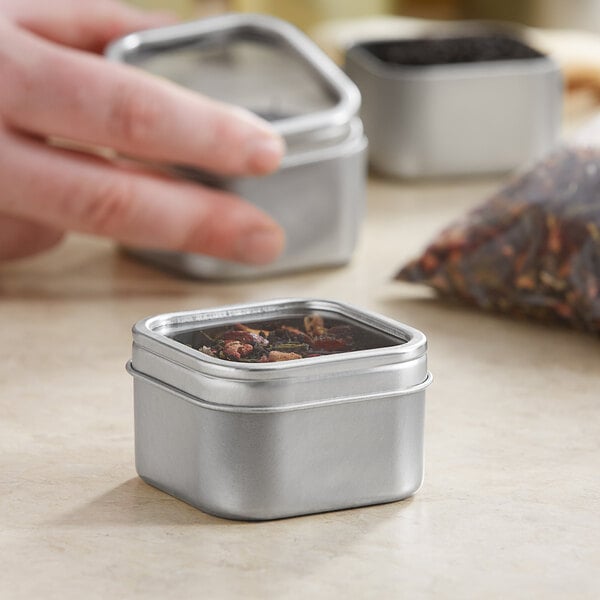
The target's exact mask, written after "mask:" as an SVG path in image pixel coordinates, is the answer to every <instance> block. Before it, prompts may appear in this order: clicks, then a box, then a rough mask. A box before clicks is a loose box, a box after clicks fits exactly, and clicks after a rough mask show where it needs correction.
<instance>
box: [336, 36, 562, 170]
mask: <svg viewBox="0 0 600 600" xmlns="http://www.w3.org/2000/svg"><path fill="white" fill-rule="evenodd" d="M456 47H458V51H459V52H460V54H462V55H463V56H462V57H459V59H458V60H457V61H456V62H452V63H450V62H448V63H444V60H447V59H448V58H449V59H450V60H453V59H456V58H457V57H456V56H454V57H453V56H452V54H453V53H456ZM490 56H491V58H490ZM429 57H430V58H431V63H430V64H428V62H427V59H428V58H429ZM479 57H481V58H479ZM461 60H462V62H461ZM411 61H414V64H412V63H411ZM346 72H347V73H348V74H349V75H350V77H351V78H352V79H353V80H354V81H355V83H356V84H357V85H358V87H359V89H360V91H361V93H362V111H361V115H362V118H363V121H364V124H365V130H366V133H367V135H368V137H369V146H370V149H369V158H370V161H371V164H372V165H373V167H374V168H375V169H377V170H378V171H380V172H381V173H384V174H387V175H394V176H400V177H430V176H446V175H450V176H452V175H472V174H479V173H486V172H496V171H498V172H500V171H508V170H511V169H514V168H517V167H522V166H525V165H528V164H529V163H531V162H533V161H535V160H537V159H538V158H540V157H541V156H543V155H544V154H545V153H546V152H547V151H548V150H549V149H550V148H551V147H552V146H553V145H554V143H555V141H556V139H557V137H558V133H559V128H560V115H561V110H562V102H561V100H562V81H561V75H560V71H559V68H558V65H557V64H556V63H555V62H554V61H553V60H552V59H550V58H549V57H547V56H544V55H542V54H540V53H539V52H537V51H535V50H532V49H531V48H528V47H527V46H526V45H525V44H524V43H523V42H521V41H519V40H517V39H515V38H511V37H508V36H504V35H500V34H497V33H496V34H484V33H481V32H480V33H479V34H477V29H472V30H471V34H470V35H469V36H467V35H465V36H459V35H454V36H449V37H446V38H442V37H435V36H431V37H423V38H419V39H414V40H411V39H398V40H378V41H374V42H362V43H359V44H356V45H355V46H353V47H352V48H350V49H349V50H348V51H347V54H346Z"/></svg>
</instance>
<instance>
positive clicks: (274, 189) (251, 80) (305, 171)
mask: <svg viewBox="0 0 600 600" xmlns="http://www.w3.org/2000/svg"><path fill="white" fill-rule="evenodd" d="M240 42H244V43H248V44H251V45H252V44H254V45H255V46H256V47H257V48H260V51H259V52H258V55H257V56H256V57H255V58H254V59H252V56H253V55H252V52H251V50H252V47H251V48H250V49H249V51H248V52H246V53H244V52H243V51H240V50H239V48H237V50H236V44H239V43H240ZM186 45H188V46H189V48H190V49H189V55H184V56H179V55H177V54H176V55H174V56H172V57H170V58H169V56H168V54H169V52H170V51H173V50H174V51H178V49H180V48H182V47H186ZM254 50H256V48H254ZM261 52H262V54H261ZM215 53H216V55H215ZM265 53H266V54H265ZM105 54H106V56H107V58H108V59H109V60H113V61H117V62H124V63H131V64H134V65H138V66H140V67H141V68H147V69H149V70H152V69H155V70H156V69H158V74H160V75H161V76H165V77H167V78H170V79H173V80H174V81H176V82H178V83H180V84H184V85H186V86H187V87H189V88H190V89H194V90H196V91H199V92H202V93H205V94H207V95H209V96H212V97H216V98H219V99H220V100H223V101H226V102H231V103H234V104H239V105H241V106H244V107H245V108H248V109H249V110H254V111H255V112H257V113H258V114H261V113H263V112H266V113H270V112H272V113H273V115H274V116H273V117H267V118H269V119H270V120H271V123H272V126H273V127H274V128H275V129H276V130H277V131H279V133H280V134H281V135H282V136H283V137H284V139H285V141H286V147H287V150H286V155H285V156H284V158H283V160H282V163H281V166H280V169H279V170H278V172H276V173H274V174H272V175H269V176H266V177H260V178H227V179H222V178H215V177H214V176H209V175H207V174H206V173H203V172H201V171H198V170H195V169H193V168H181V167H177V166H172V168H171V171H172V172H175V173H176V174H177V175H179V176H183V177H187V178H189V179H192V180H194V181H198V182H200V183H203V184H205V185H212V186H215V187H218V188H222V189H227V190H230V191H233V192H234V193H236V194H239V195H240V196H242V197H243V198H246V199H247V200H249V201H250V202H252V203H253V204H255V205H256V206H258V207H259V208H261V209H262V210H264V211H266V212H267V213H268V214H270V215H271V216H272V217H273V218H274V219H275V220H276V221H277V222H278V223H279V224H280V225H281V226H282V227H283V229H284V230H285V233H286V248H285V250H284V253H283V254H282V256H280V257H279V259H278V260H276V261H275V262H274V263H272V264H269V265H265V266H248V265H243V264H239V263H235V262H230V261H225V260H221V259H216V258H212V257H207V256H202V255H194V254H186V253H181V252H168V251H162V250H155V249H141V250H140V249H138V248H129V249H128V250H129V252H130V253H131V254H133V255H135V256H138V257H140V258H142V259H144V260H147V261H149V262H151V263H153V264H155V265H158V266H162V267H166V268H168V269H170V270H174V271H177V272H180V273H183V274H185V275H188V276H191V277H198V278H212V279H242V278H252V277H257V276H265V275H275V274H280V273H287V272H292V271H299V270H305V269H309V268H317V267H333V266H339V265H343V264H345V263H347V262H348V261H349V260H350V258H351V257H352V253H353V250H354V247H355V245H356V240H357V237H358V233H359V226H360V224H361V222H362V220H363V212H364V204H365V197H366V176H367V156H366V149H367V139H366V137H365V135H364V132H363V128H362V122H361V121H360V119H359V118H358V116H357V113H358V111H359V108H360V93H359V91H358V89H357V87H356V86H355V85H354V83H353V82H352V81H351V80H350V79H349V78H348V77H347V76H346V75H345V74H344V73H343V71H342V70H341V69H339V68H338V67H337V66H336V65H335V64H334V63H333V62H332V61H331V60H330V59H329V58H328V57H327V56H326V55H325V54H324V53H323V52H322V51H321V50H320V49H319V48H318V47H317V46H316V45H315V44H314V43H313V42H312V41H310V40H309V38H307V37H306V36H305V35H304V34H302V33H301V32H300V31H298V30H297V29H296V28H295V27H293V26H291V25H290V24H288V23H285V22H284V21H281V20H279V19H275V18H273V17H268V16H265V15H252V14H229V15H223V16H218V17H213V18H209V19H203V20H201V21H195V22H192V23H184V24H181V25H174V26H171V27H165V28H160V29H156V30H150V31H142V32H139V33H133V34H130V35H127V36H125V37H123V38H121V39H119V40H116V41H115V42H113V43H112V44H110V45H109V46H108V48H107V49H106V52H105ZM149 55H156V56H158V58H159V59H160V57H161V55H164V57H165V60H164V61H159V64H158V66H157V64H154V63H152V64H150V63H148V61H147V60H146V57H148V56H149ZM178 56H179V58H178ZM194 56H195V57H196V58H197V60H196V61H194ZM203 56H208V57H209V59H208V60H207V61H205V62H202V60H200V59H201V58H202V57H203ZM214 56H217V59H215V58H214ZM261 56H262V57H263V60H264V61H266V62H268V63H269V64H265V65H262V63H261V60H260V57H261ZM286 56H287V57H288V59H289V60H288V61H287V62H286V60H285V57H286ZM267 59H269V60H267ZM270 61H272V63H273V64H272V65H271V64H270ZM183 62H185V64H183ZM288 63H289V64H288ZM271 84H272V85H271Z"/></svg>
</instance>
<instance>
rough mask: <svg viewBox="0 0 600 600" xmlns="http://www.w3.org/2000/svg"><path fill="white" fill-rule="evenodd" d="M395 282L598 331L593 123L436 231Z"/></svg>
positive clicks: (599, 191) (599, 199) (599, 205)
mask: <svg viewBox="0 0 600 600" xmlns="http://www.w3.org/2000/svg"><path fill="white" fill-rule="evenodd" d="M396 277H397V279H399V280H403V281H410V282H419V283H425V284H428V285H430V286H432V287H433V288H435V289H436V290H437V291H438V292H439V294H440V295H442V296H445V297H450V298H454V299H459V300H461V301H465V302H467V303H470V304H473V305H476V306H478V307H481V308H484V309H490V310H497V311H501V312H505V313H510V314H513V315H518V316H527V317H533V318H538V319H542V320H551V321H562V322H565V323H568V324H569V325H572V326H574V327H577V328H579V329H584V330H587V331H590V332H594V333H600V119H597V120H594V121H592V122H591V123H590V124H588V125H587V126H586V127H585V128H584V129H583V130H581V132H580V133H579V135H578V136H577V137H576V138H575V139H574V140H573V141H572V142H569V143H568V144H565V145H563V146H562V147H560V148H558V149H557V150H555V151H554V152H552V153H551V154H550V155H548V156H547V157H546V158H545V159H543V160H542V161H541V162H539V163H538V164H537V165H536V166H534V167H533V168H532V169H531V170H529V171H527V172H524V173H521V174H519V175H517V176H516V177H515V178H513V179H512V180H511V181H509V182H508V184H507V185H505V186H504V187H503V188H502V189H500V190H499V191H498V192H497V193H495V194H494V195H493V196H492V197H491V198H489V199H488V200H487V201H486V202H484V203H483V204H482V205H480V206H479V207H477V208H475V209H474V210H473V211H471V212H470V213H468V214H467V215H466V216H465V217H464V218H462V219H460V220H459V221H458V222H455V223H453V224H452V225H450V226H449V227H447V228H446V229H444V230H443V231H442V232H441V233H440V234H439V235H438V236H437V237H436V238H435V239H434V240H433V241H432V242H431V243H430V244H429V246H428V247H427V248H426V249H425V251H424V252H423V254H422V255H421V256H420V257H419V258H417V259H415V260H413V261H411V262H409V263H408V264H407V265H405V266H404V267H403V268H402V269H401V270H400V272H399V273H398V274H397V276H396Z"/></svg>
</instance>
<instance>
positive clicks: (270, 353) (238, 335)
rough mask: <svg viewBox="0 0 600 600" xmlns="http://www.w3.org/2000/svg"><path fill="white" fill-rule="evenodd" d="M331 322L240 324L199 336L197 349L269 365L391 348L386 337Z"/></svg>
mask: <svg viewBox="0 0 600 600" xmlns="http://www.w3.org/2000/svg"><path fill="white" fill-rule="evenodd" d="M329 321H331V322H326V321H325V319H324V318H323V317H322V316H320V315H317V314H311V315H308V316H306V317H304V318H302V319H291V320H287V321H281V320H279V321H274V322H264V323H261V324H260V327H259V326H257V325H256V324H253V325H254V327H251V326H250V325H244V324H243V323H237V324H236V325H233V326H231V327H229V328H226V329H223V328H221V329H218V330H204V331H201V332H197V334H196V337H195V338H194V344H193V347H195V348H196V349H198V350H200V351H201V352H203V353H204V354H208V355H209V356H214V357H216V358H221V359H223V360H229V361H237V362H254V363H266V362H280V361H285V360H296V359H299V358H311V357H315V356H324V355H328V354H336V353H339V352H352V351H353V350H361V349H364V348H367V347H378V346H381V345H389V341H388V340H387V338H384V337H383V336H374V335H373V334H371V335H370V336H368V335H367V336H365V334H364V332H363V331H362V328H360V329H359V328H358V327H354V326H352V325H348V324H346V323H343V322H341V321H336V320H333V319H331V320H329ZM198 334H199V335H198ZM374 340H375V341H374Z"/></svg>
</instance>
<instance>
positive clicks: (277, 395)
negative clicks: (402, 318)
mask: <svg viewBox="0 0 600 600" xmlns="http://www.w3.org/2000/svg"><path fill="white" fill-rule="evenodd" d="M300 311H304V313H306V312H312V311H321V312H327V314H331V315H333V316H340V317H341V316H344V317H346V318H347V319H349V320H351V321H355V322H356V323H357V324H360V325H361V326H366V327H370V328H373V329H375V330H377V331H379V332H381V333H383V334H385V335H387V336H390V340H392V341H391V345H390V346H386V347H383V348H372V349H368V350H361V351H356V352H348V353H341V354H335V355H330V356H325V357H316V358H309V359H301V360H295V361H287V362H285V363H272V364H256V363H236V362H228V361H223V360H220V359H216V358H213V357H210V356H207V355H204V354H202V353H201V352H198V351H195V350H193V349H192V348H190V347H188V346H185V345H184V344H182V343H180V342H177V341H175V340H174V339H173V337H174V336H176V335H177V334H180V333H182V332H186V331H193V330H195V329H198V328H205V327H213V326H220V325H223V324H227V323H235V322H239V321H240V320H241V319H244V318H246V319H261V318H264V319H272V318H280V317H282V316H285V315H289V316H291V315H298V314H299V312H300ZM394 340H396V342H397V343H395V342H394ZM128 370H129V372H130V373H131V374H132V375H133V378H134V399H135V402H134V403H135V445H136V468H137V471H138V473H139V475H140V477H142V478H143V479H144V480H145V481H147V482H148V483H150V484H152V485H154V486H156V487H158V488H160V489H162V490H164V491H166V492H168V493H170V494H172V495H174V496H176V497H178V498H181V499H182V500H185V501H186V502H188V503H190V504H192V505H194V506H197V507H198V508H201V509H202V510H204V511H206V512H210V513H213V514H216V515H220V516H224V517H228V518H234V519H245V520H260V519H277V518H282V517H289V516H294V515H300V514H308V513H314V512H322V511H327V510H337V509H341V508H350V507H354V506H363V505H367V504H375V503H380V502H390V501H393V500H399V499H401V498H405V497H407V496H410V495H411V494H413V493H415V492H416V491H417V490H418V488H419V487H420V485H421V483H422V480H423V424H424V404H425V389H426V388H427V386H428V385H429V384H430V383H431V375H430V374H429V373H428V371H427V363H426V339H425V336H424V335H423V334H422V333H421V332H419V331H418V330H415V329H413V328H411V327H409V326H407V325H404V324H401V323H397V322H395V321H393V320H391V319H387V318H385V317H382V316H380V315H376V314H374V313H370V312H366V311H361V310H360V309H357V308H354V307H351V306H349V305H346V304H342V303H338V302H331V301H325V300H306V299H304V300H303V299H283V300H276V301H271V302H265V303H260V304H247V305H236V306H229V307H223V308H219V309H212V310H204V311H187V312H182V313H171V314H167V315H158V316H156V317H151V318H149V319H144V320H142V321H139V322H138V323H137V324H136V325H135V326H134V345H133V353H132V361H131V362H130V363H129V364H128Z"/></svg>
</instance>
